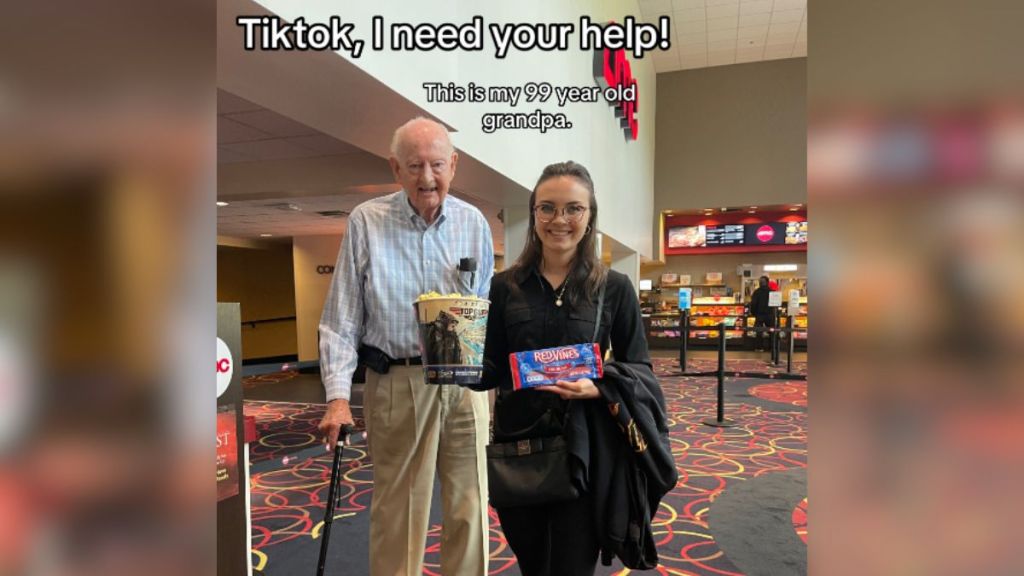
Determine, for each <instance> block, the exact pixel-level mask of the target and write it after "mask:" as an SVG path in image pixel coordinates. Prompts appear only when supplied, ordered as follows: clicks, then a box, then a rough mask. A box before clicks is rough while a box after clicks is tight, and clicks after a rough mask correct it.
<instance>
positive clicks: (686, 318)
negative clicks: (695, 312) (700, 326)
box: [679, 308, 690, 374]
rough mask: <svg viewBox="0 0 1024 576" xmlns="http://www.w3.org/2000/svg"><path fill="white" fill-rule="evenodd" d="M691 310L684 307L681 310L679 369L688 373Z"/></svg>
mask: <svg viewBox="0 0 1024 576" xmlns="http://www.w3.org/2000/svg"><path fill="white" fill-rule="evenodd" d="M689 340H690V310H689V309H688V308H683V309H682V310H680V311H679V371H680V372H682V373H683V374H686V368H687V366H688V361H687V357H686V353H687V351H688V350H689V347H690V343H689Z"/></svg>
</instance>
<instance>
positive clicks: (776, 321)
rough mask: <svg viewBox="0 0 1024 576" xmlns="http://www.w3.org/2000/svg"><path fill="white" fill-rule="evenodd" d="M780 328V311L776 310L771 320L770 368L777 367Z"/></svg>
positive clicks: (779, 309)
mask: <svg viewBox="0 0 1024 576" xmlns="http://www.w3.org/2000/svg"><path fill="white" fill-rule="evenodd" d="M781 327H782V309H781V308H776V309H775V315H774V317H773V318H772V328H774V330H772V366H778V365H779V334H780V333H779V328H781Z"/></svg>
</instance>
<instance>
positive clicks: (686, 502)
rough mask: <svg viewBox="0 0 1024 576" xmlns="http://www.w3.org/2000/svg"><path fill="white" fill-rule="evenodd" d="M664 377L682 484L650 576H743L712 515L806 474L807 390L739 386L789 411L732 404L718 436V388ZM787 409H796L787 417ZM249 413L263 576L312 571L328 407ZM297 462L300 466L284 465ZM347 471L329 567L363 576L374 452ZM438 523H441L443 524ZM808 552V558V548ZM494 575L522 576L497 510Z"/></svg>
mask: <svg viewBox="0 0 1024 576" xmlns="http://www.w3.org/2000/svg"><path fill="white" fill-rule="evenodd" d="M698 362H701V363H703V362H704V361H694V362H693V363H691V367H690V369H691V370H694V364H697V363H698ZM708 364H709V365H713V364H714V362H713V361H709V362H708ZM734 366H735V367H734ZM767 368H768V366H767V364H766V363H765V362H761V361H754V360H737V361H731V362H730V365H729V369H730V370H733V369H735V370H745V371H747V370H749V371H754V370H757V371H764V370H766V369H767ZM794 368H795V371H796V369H797V367H796V366H794ZM655 369H656V372H657V373H658V374H659V376H660V379H661V382H662V388H663V390H664V392H665V399H666V403H667V406H668V415H669V424H670V432H671V441H672V446H673V448H672V451H673V454H674V455H675V459H676V462H677V466H678V468H679V472H680V480H679V483H678V485H677V487H676V488H675V489H674V490H673V491H671V492H670V493H669V494H668V496H667V497H666V498H665V499H664V500H663V502H662V504H661V508H660V509H659V511H658V513H657V516H656V518H655V521H654V524H655V532H656V540H657V542H658V549H659V553H660V555H661V566H660V567H659V568H658V569H657V570H655V571H652V572H650V573H652V574H663V575H708V576H710V575H726V576H728V575H733V574H742V572H741V571H739V570H738V569H737V567H736V566H735V565H734V564H733V563H732V562H731V561H730V560H729V556H728V554H727V552H726V551H725V550H722V549H721V548H720V547H719V544H718V543H717V542H716V541H715V538H714V537H713V535H712V530H711V528H712V527H709V524H708V515H709V514H708V513H709V510H711V509H712V507H713V506H714V503H715V500H716V499H717V498H718V497H719V496H721V495H722V494H723V493H725V492H726V491H728V490H729V489H730V487H732V486H735V485H739V484H740V483H744V482H747V481H749V480H752V479H755V478H759V477H762V476H765V475H770V474H772V473H774V472H780V471H787V470H788V471H792V470H794V469H803V468H806V466H807V428H806V426H807V413H806V403H807V400H806V398H807V384H806V382H796V381H787V382H775V381H772V380H741V381H735V382H731V383H729V384H728V386H733V387H739V388H737V390H740V391H741V390H742V389H743V388H745V389H746V390H747V392H748V393H749V394H750V395H751V396H756V397H758V398H761V399H766V400H772V401H773V402H782V403H784V404H779V405H778V409H767V408H764V407H763V403H761V404H758V405H753V404H748V403H744V402H733V401H728V400H727V402H726V406H725V410H726V417H727V418H730V419H732V420H734V421H735V422H736V424H737V425H736V426H735V427H732V428H712V427H709V426H706V425H704V424H702V423H701V422H702V421H703V420H705V419H708V418H713V417H714V415H715V408H716V407H715V380H714V379H713V378H706V377H701V378H697V377H684V376H678V375H676V374H678V372H679V370H678V362H677V361H676V360H672V359H656V360H655ZM697 369H702V368H697ZM708 369H711V368H710V367H709V368H708ZM799 370H806V366H805V365H803V364H801V365H800V366H799ZM787 404H788V405H791V406H793V409H792V410H787V409H786V405H787ZM245 408H246V413H247V414H252V415H254V416H256V418H257V424H258V426H259V427H260V430H261V435H262V434H264V433H266V436H265V437H261V440H260V443H259V446H258V447H257V446H254V447H253V448H254V453H255V452H257V451H259V462H258V463H256V464H254V466H253V468H252V470H251V477H252V523H253V550H252V553H253V565H254V568H255V569H256V572H255V573H257V574H268V575H274V576H277V575H284V574H301V573H305V572H312V571H313V570H315V562H316V557H317V554H318V552H319V545H320V540H319V538H320V533H321V530H322V519H323V499H324V498H326V490H327V482H328V478H329V474H330V465H331V461H330V457H329V455H328V454H326V453H324V452H322V448H320V447H319V445H318V444H317V443H316V442H315V436H314V438H313V439H311V438H310V436H312V435H313V430H315V425H316V423H317V422H318V421H319V418H320V415H322V413H323V409H324V408H323V406H322V405H315V404H287V403H268V402H246V407H245ZM268 439H269V440H268ZM356 439H357V440H359V439H360V435H357V436H356ZM289 454H290V456H287V455H289ZM286 456H287V457H288V458H289V459H288V460H287V461H285V462H282V459H283V458H285V457H286ZM255 461H256V458H254V462H255ZM343 470H344V479H343V481H342V484H341V499H340V502H341V504H340V506H339V507H338V508H337V509H336V516H335V518H336V519H335V522H334V527H333V533H332V537H331V543H330V547H331V554H330V557H329V562H328V567H329V570H331V567H333V570H334V571H335V572H336V573H345V574H363V573H365V556H366V549H365V542H366V534H365V530H366V526H367V524H368V516H369V503H370V493H371V487H372V470H373V466H372V463H371V462H370V461H369V457H368V455H367V454H366V450H365V443H364V442H362V441H357V442H356V443H354V444H353V446H351V447H350V448H349V449H347V450H346V452H345V460H344V462H343ZM787 514H788V513H787ZM432 518H433V519H432V522H434V520H435V519H436V515H435V516H434V517H432ZM787 523H788V522H787ZM787 529H788V530H790V531H792V530H795V531H796V533H797V534H798V535H799V536H800V537H801V538H802V539H803V541H804V542H805V543H806V537H807V523H806V499H805V500H804V501H803V502H802V503H801V504H800V505H799V506H797V508H796V509H795V510H793V512H792V523H791V524H788V528H787ZM440 532H441V528H440V525H439V523H437V522H434V524H433V525H432V527H431V530H430V532H429V534H428V538H427V540H428V541H427V549H426V554H425V562H426V568H425V570H424V574H431V575H434V574H440V572H439V568H438V566H439V558H440V554H439V551H440V541H441V534H440ZM791 534H792V532H791ZM764 553H765V554H772V553H773V551H771V550H766V551H764ZM802 553H803V554H806V549H804V550H803V551H802ZM343 567H344V568H343ZM490 573H491V574H502V575H506V574H508V575H516V574H519V570H518V568H517V566H516V563H515V556H514V555H513V554H512V552H511V550H510V549H509V548H508V545H507V543H506V541H505V539H504V536H503V534H502V532H501V529H500V526H499V524H498V521H497V516H496V515H495V514H494V512H493V510H492V511H491V562H490ZM597 573H598V574H602V575H608V574H616V575H621V574H628V573H629V570H626V569H624V568H622V567H621V565H613V566H611V567H601V566H599V567H598V571H597ZM780 576H781V575H780Z"/></svg>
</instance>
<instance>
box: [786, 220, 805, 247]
mask: <svg viewBox="0 0 1024 576" xmlns="http://www.w3.org/2000/svg"><path fill="white" fill-rule="evenodd" d="M786 244H807V221H806V220H805V221H803V222H787V223H786Z"/></svg>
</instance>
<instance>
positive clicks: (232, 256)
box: [217, 244, 296, 359]
mask: <svg viewBox="0 0 1024 576" xmlns="http://www.w3.org/2000/svg"><path fill="white" fill-rule="evenodd" d="M217 301H218V302H238V303H239V304H241V312H242V358H243V359H249V358H265V357H269V356H287V355H292V354H295V350H296V342H295V321H294V320H286V321H279V322H271V323H261V324H256V325H255V327H254V326H252V325H248V324H246V322H247V321H252V320H265V319H269V318H285V317H292V316H295V290H294V285H293V283H292V251H291V247H290V246H288V245H287V244H281V245H270V246H268V247H266V248H263V249H252V248H235V247H230V246H217Z"/></svg>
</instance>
